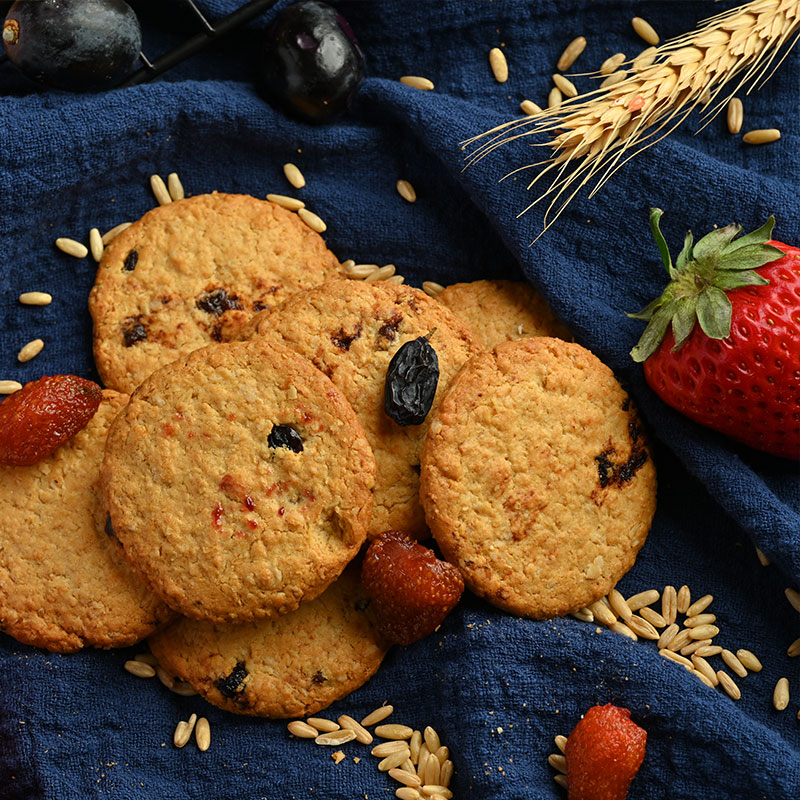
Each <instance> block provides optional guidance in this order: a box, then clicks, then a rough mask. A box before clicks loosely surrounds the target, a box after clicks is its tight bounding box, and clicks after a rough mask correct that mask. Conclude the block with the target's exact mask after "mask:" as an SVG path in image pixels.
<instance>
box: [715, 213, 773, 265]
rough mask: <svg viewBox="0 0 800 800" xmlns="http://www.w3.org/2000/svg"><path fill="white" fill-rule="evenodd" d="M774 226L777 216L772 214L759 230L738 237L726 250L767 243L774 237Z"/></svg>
mask: <svg viewBox="0 0 800 800" xmlns="http://www.w3.org/2000/svg"><path fill="white" fill-rule="evenodd" d="M774 227H775V217H774V216H772V217H770V218H769V219H768V220H767V221H766V222H765V223H764V224H763V225H762V226H761V227H760V228H759V229H758V230H755V231H753V232H752V233H748V234H747V235H745V236H742V238H741V239H737V240H736V241H735V242H731V243H730V244H729V245H728V246H727V247H726V248H725V250H726V251H731V250H738V249H739V248H740V247H749V246H750V245H751V244H766V243H767V242H768V241H769V240H770V239H771V238H772V229H773V228H774ZM781 255H783V253H781Z"/></svg>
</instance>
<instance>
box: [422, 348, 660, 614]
mask: <svg viewBox="0 0 800 800" xmlns="http://www.w3.org/2000/svg"><path fill="white" fill-rule="evenodd" d="M421 496H422V502H423V505H424V507H425V513H426V517H427V520H428V524H429V525H430V527H431V531H432V532H433V535H434V537H435V538H436V541H437V542H438V544H439V546H440V547H441V549H442V552H443V554H444V555H445V557H446V558H447V560H448V561H450V562H452V563H453V564H455V565H457V566H458V568H459V569H460V570H461V572H462V574H463V576H464V580H465V582H466V583H467V585H468V586H469V588H470V589H472V591H474V592H475V593H476V594H479V595H481V596H483V597H485V598H486V599H487V600H489V602H491V603H493V604H495V605H496V606H499V607H500V608H503V609H505V610H507V611H511V612H513V613H515V614H522V615H525V616H530V617H535V618H547V617H552V616H556V615H561V614H566V613H567V612H569V611H574V610H577V609H579V608H582V607H584V606H586V605H588V604H589V603H591V602H593V601H595V600H597V599H599V598H600V597H602V596H603V595H605V594H607V593H608V591H609V590H610V589H611V588H612V587H613V586H614V585H615V584H616V583H617V581H618V580H619V579H620V578H621V577H622V576H623V575H624V574H625V572H627V571H628V570H629V569H630V568H631V566H633V562H634V560H635V558H636V554H637V553H638V551H639V549H640V548H641V547H642V545H643V544H644V541H645V538H646V536H647V532H648V530H649V528H650V524H651V521H652V518H653V514H654V513H655V506H656V473H655V467H654V466H653V461H652V459H651V457H650V453H649V449H648V445H647V439H646V437H645V434H644V431H643V430H642V427H641V425H640V423H639V420H638V418H637V415H636V411H635V409H634V408H633V404H632V402H631V399H630V397H628V395H627V394H626V393H625V392H624V391H623V389H622V388H621V387H620V385H619V384H618V383H617V381H616V379H615V378H614V375H613V373H612V372H611V370H610V369H609V368H608V367H606V366H605V365H604V364H602V363H601V362H600V361H599V360H598V359H597V358H596V357H595V356H594V355H593V354H592V353H590V352H589V351H588V350H585V349H584V348H582V347H580V346H579V345H577V344H572V343H569V342H564V341H561V340H559V339H553V338H547V337H539V338H530V339H523V340H521V341H517V342H505V343H502V344H499V345H497V347H495V349H494V351H493V352H492V353H487V354H484V355H479V356H477V357H476V358H473V359H472V360H470V361H469V362H468V363H467V364H466V365H465V366H464V368H463V369H462V370H461V372H459V374H458V375H457V376H456V377H455V378H454V379H453V382H452V384H451V385H450V388H449V390H448V392H447V394H446V395H445V397H444V398H443V399H442V402H441V405H440V408H439V413H438V415H437V416H436V417H435V418H434V419H433V420H432V422H431V427H430V434H429V436H428V439H427V441H426V442H425V448H424V450H423V454H422V485H421Z"/></svg>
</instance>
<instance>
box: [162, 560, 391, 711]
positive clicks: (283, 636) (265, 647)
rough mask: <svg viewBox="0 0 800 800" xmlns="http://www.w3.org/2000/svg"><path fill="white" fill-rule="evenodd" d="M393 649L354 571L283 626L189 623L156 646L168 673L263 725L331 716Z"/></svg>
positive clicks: (281, 621)
mask: <svg viewBox="0 0 800 800" xmlns="http://www.w3.org/2000/svg"><path fill="white" fill-rule="evenodd" d="M387 647H388V646H387V644H386V643H385V642H384V641H383V640H382V639H381V637H380V635H379V634H378V633H377V630H376V628H375V625H374V622H373V620H372V615H371V614H370V609H369V599H368V598H367V596H366V594H365V592H364V590H363V588H362V587H361V585H360V582H359V580H358V570H357V569H354V568H352V567H351V568H349V569H347V570H346V571H345V572H344V574H343V575H342V576H341V577H340V578H339V580H337V581H336V582H335V583H334V584H333V585H331V586H330V587H329V588H328V589H327V590H326V591H325V593H324V594H322V595H321V596H320V597H318V598H317V599H316V600H313V601H312V602H310V603H307V604H306V605H303V606H301V607H300V608H299V609H297V611H293V612H292V613H291V614H286V615H285V616H283V617H281V618H280V619H276V620H261V621H259V622H249V623H244V624H240V625H215V624H213V623H210V622H200V621H197V620H190V619H186V618H183V619H180V620H178V621H177V622H176V623H175V624H174V625H170V626H169V627H168V628H166V629H165V630H163V631H160V632H159V633H157V634H155V635H154V636H153V637H151V639H150V648H151V650H152V651H153V654H154V655H155V656H156V658H157V659H158V661H159V663H160V664H161V666H162V667H163V668H164V669H165V670H166V671H167V672H168V673H170V674H173V675H175V676H177V677H178V678H180V679H181V680H184V681H188V682H189V683H190V684H191V685H192V686H193V687H194V688H195V689H196V690H197V691H198V692H199V693H200V694H201V695H202V696H203V697H204V698H205V699H206V700H208V701H209V702H210V703H213V704H214V705H215V706H219V707H220V708H224V709H226V710H228V711H233V712H235V713H237V714H250V715H254V716H262V717H302V716H306V715H308V714H313V713H315V712H317V711H320V710H322V709H323V708H326V707H327V706H329V705H330V704H331V703H333V702H334V701H335V700H339V699H341V698H342V697H344V696H345V695H347V694H349V693H350V692H352V691H354V690H355V689H357V688H358V687H359V686H361V685H362V684H364V683H366V682H367V681H368V680H369V679H370V678H371V677H372V675H374V674H375V672H376V671H377V670H378V667H379V666H380V664H381V661H382V660H383V657H384V655H385V654H386V650H387Z"/></svg>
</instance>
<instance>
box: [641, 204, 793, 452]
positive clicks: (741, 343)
mask: <svg viewBox="0 0 800 800" xmlns="http://www.w3.org/2000/svg"><path fill="white" fill-rule="evenodd" d="M662 213H663V212H662V211H661V210H660V209H658V208H654V209H652V210H651V212H650V225H651V228H652V230H653V236H654V237H655V239H656V242H657V244H658V249H659V250H660V252H661V257H662V259H663V261H664V265H665V266H666V268H667V272H668V273H669V275H670V278H671V281H670V283H669V284H668V285H667V287H666V289H665V290H664V293H663V294H662V295H661V297H659V298H658V299H657V300H655V301H654V302H652V303H651V304H650V305H649V306H647V308H645V309H644V310H643V311H641V312H639V313H638V314H631V315H630V316H632V317H635V318H636V319H644V320H647V321H648V325H647V328H646V329H645V331H644V333H643V334H642V338H641V339H640V340H639V344H637V345H636V347H634V348H633V350H632V351H631V355H632V356H633V359H634V361H640V362H641V361H643V362H644V374H645V378H646V379H647V382H648V383H649V384H650V386H651V387H652V389H653V390H654V391H655V392H656V394H658V396H659V397H660V398H661V399H662V400H663V401H664V402H665V403H667V404H669V405H671V406H672V407H673V408H676V409H677V410H678V411H680V412H681V413H682V414H685V415H686V416H687V417H689V418H691V419H693V420H695V421H696V422H699V423H700V424H702V425H706V426H708V427H709V428H714V429H715V430H718V431H720V432H721V433H724V434H726V435H728V436H731V437H733V438H734V439H738V440H739V441H742V442H744V443H745V444H748V445H750V446H751V447H755V448H757V449H759V450H765V451H766V452H768V453H772V454H774V455H778V456H784V457H786V458H800V368H799V367H798V364H800V250H799V249H798V248H796V247H791V246H789V245H786V244H781V243H780V242H775V241H771V240H770V235H771V234H772V228H773V226H774V224H775V219H774V217H770V218H769V220H768V221H767V222H766V224H764V225H763V226H762V227H761V228H759V229H758V230H757V231H753V233H750V234H748V235H747V236H742V237H741V238H738V239H737V238H736V236H737V235H738V234H739V232H740V231H741V227H740V226H739V225H728V227H727V228H720V229H718V230H715V231H712V232H711V233H709V234H708V235H707V236H704V237H703V238H702V239H700V241H699V242H697V243H696V244H694V243H693V241H692V234H691V233H688V234H687V236H686V241H685V243H684V247H683V250H682V251H681V253H680V255H679V256H678V258H677V260H676V262H675V264H674V265H673V263H672V259H671V258H670V255H669V249H668V248H667V243H666V241H665V240H664V237H663V235H662V234H661V230H660V229H659V220H660V219H661V215H662ZM696 322H699V323H700V324H699V325H696V324H695V323H696Z"/></svg>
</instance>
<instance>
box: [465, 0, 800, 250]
mask: <svg viewBox="0 0 800 800" xmlns="http://www.w3.org/2000/svg"><path fill="white" fill-rule="evenodd" d="M798 29H800V0H754V2H751V3H746V4H745V5H742V6H739V7H737V8H733V9H731V10H729V11H726V12H723V13H722V14H718V15H716V16H714V17H711V18H710V19H707V20H704V21H703V22H702V23H700V26H699V27H698V28H697V30H695V31H692V32H690V33H686V34H684V35H683V36H679V37H677V38H675V39H671V40H670V41H668V42H665V43H664V44H663V45H661V46H660V47H657V48H656V47H650V48H648V49H647V50H645V51H644V52H642V53H640V54H639V55H638V56H637V57H636V58H634V59H632V60H629V61H626V62H623V63H622V64H621V65H619V70H618V71H617V72H615V73H613V75H608V74H603V73H601V72H599V71H598V72H594V73H587V74H588V75H589V76H590V77H592V78H594V79H601V80H602V83H601V84H600V87H599V88H598V89H595V90H593V91H591V92H587V93H586V94H581V95H578V96H577V97H574V98H570V99H567V100H564V101H563V102H562V103H561V104H560V105H559V106H558V107H551V108H546V109H544V110H542V111H539V112H537V113H535V114H532V115H530V116H527V117H525V118H523V119H514V120H510V121H509V122H506V123H504V124H502V125H499V126H497V127H496V128H492V129H491V130H489V131H486V132H484V133H482V134H480V135H478V136H475V137H473V138H472V139H469V140H467V141H466V142H464V143H463V145H462V147H463V149H468V148H469V147H470V146H472V145H475V144H477V145H478V146H477V147H476V148H475V149H474V150H472V152H470V153H469V155H468V156H467V166H469V165H470V164H474V163H475V162H477V161H480V160H481V159H482V158H485V157H486V156H487V155H489V154H490V153H491V152H493V151H494V150H495V149H496V148H498V147H501V146H502V145H504V144H508V143H509V142H511V141H514V140H515V139H518V138H521V137H524V136H534V135H541V134H546V135H547V137H548V139H549V141H546V142H543V143H536V144H534V146H536V147H550V148H552V154H551V155H550V157H549V158H546V159H544V160H543V161H539V162H536V163H534V164H526V165H524V166H522V167H519V168H518V169H515V170H513V171H512V172H510V173H509V174H508V175H506V176H504V178H503V180H505V178H508V177H511V176H512V175H515V174H516V173H518V172H522V171H523V170H527V169H534V168H537V167H543V169H540V171H539V173H538V174H537V175H536V177H535V178H534V179H533V180H532V181H531V182H530V183H529V184H528V189H531V188H532V187H533V186H534V184H535V183H536V182H537V181H538V180H539V179H540V178H542V177H543V176H544V175H547V174H548V173H551V172H552V181H551V183H550V186H549V187H548V188H547V189H546V190H545V191H544V192H543V193H542V194H541V195H539V197H538V198H537V199H536V200H534V201H533V202H532V203H530V204H529V205H528V206H527V207H526V208H524V209H523V210H522V211H521V212H520V213H519V214H518V215H517V216H518V217H520V216H522V214H524V213H525V212H526V211H529V210H530V209H531V208H532V207H533V206H535V205H536V204H537V203H539V202H541V201H542V200H544V199H545V198H549V200H550V203H549V205H548V207H547V211H546V212H545V215H544V227H543V229H542V231H541V233H540V234H539V236H541V235H542V234H543V233H544V232H545V231H546V230H547V229H548V228H549V227H550V226H551V225H552V224H553V223H554V222H555V221H556V220H557V219H558V217H559V216H560V215H561V213H562V212H563V211H564V209H565V208H566V207H567V205H568V204H569V203H570V201H571V200H572V199H573V197H575V195H576V194H577V193H578V191H580V189H581V188H582V187H583V186H585V185H586V184H587V183H588V182H589V181H592V180H596V183H595V185H594V187H593V188H592V190H591V192H590V194H589V196H590V197H592V196H593V195H594V194H595V193H596V192H598V191H599V190H600V188H601V187H602V186H603V185H604V184H605V182H606V181H607V180H608V179H609V178H610V177H611V176H612V175H613V174H614V173H615V172H616V171H617V170H618V169H619V168H620V167H622V165H623V164H625V163H626V162H627V161H629V160H630V159H631V158H633V157H634V156H636V155H637V154H639V153H641V152H642V151H643V150H645V149H647V148H648V147H651V146H652V145H654V144H655V143H656V142H658V141H660V140H661V139H663V138H664V137H665V136H668V135H669V134H670V133H671V132H672V131H674V130H675V128H677V127H678V125H680V124H681V123H682V122H683V121H684V120H685V119H686V118H687V117H688V116H689V114H691V112H692V111H693V110H694V109H695V108H696V107H697V106H698V105H702V106H703V107H704V109H705V112H704V120H705V121H704V124H703V126H702V127H705V125H707V124H708V123H709V122H710V121H711V120H712V119H714V117H716V116H717V114H719V113H720V111H721V110H722V109H723V108H724V107H725V105H726V104H727V102H728V101H729V100H730V99H731V98H732V97H733V96H734V95H735V94H736V92H738V91H739V90H740V89H743V88H744V87H748V88H747V93H748V94H749V93H750V91H752V90H753V88H755V86H756V84H758V83H759V81H761V83H760V84H759V88H760V86H763V84H764V83H765V82H766V81H767V80H769V78H770V77H772V74H773V73H774V72H775V70H776V69H777V68H778V67H779V66H780V64H781V63H782V62H783V59H784V58H786V55H787V53H788V52H789V50H790V49H791V47H792V46H794V44H795V43H796V42H797V39H798V38H800V34H798ZM796 34H797V35H796ZM792 37H794V38H792ZM789 40H792V41H791V43H790V44H789V45H788V47H784V45H786V44H787V42H789ZM779 55H780V59H778V60H777V61H776V58H777V57H778V56H779ZM734 78H736V79H737V80H736V81H734ZM702 127H701V128H700V130H702ZM536 238H537V239H538V238H539V237H538V236H537V237H536ZM534 241H535V240H534Z"/></svg>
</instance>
